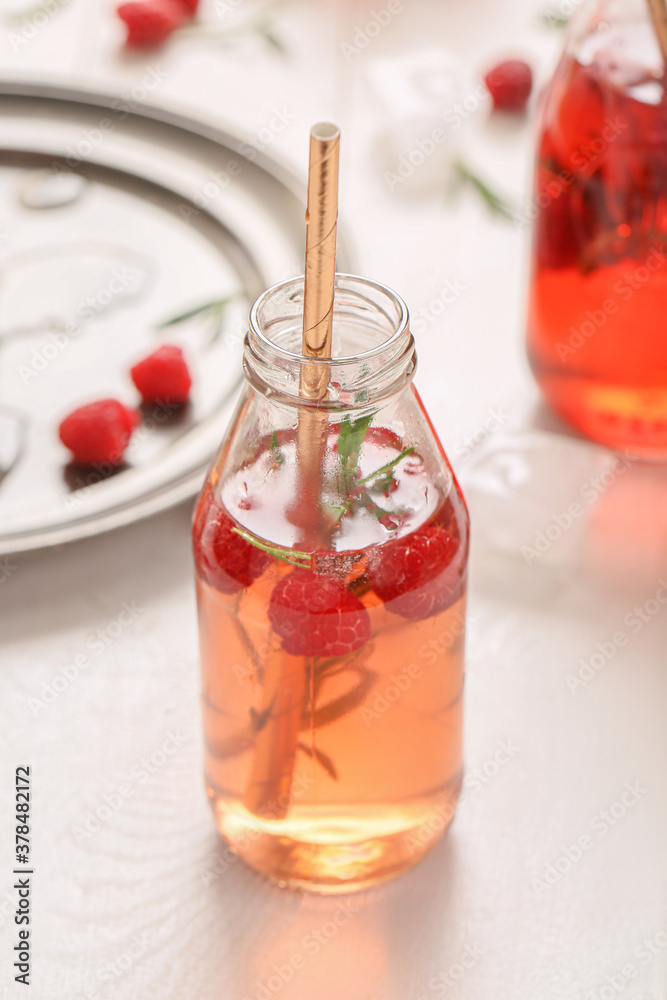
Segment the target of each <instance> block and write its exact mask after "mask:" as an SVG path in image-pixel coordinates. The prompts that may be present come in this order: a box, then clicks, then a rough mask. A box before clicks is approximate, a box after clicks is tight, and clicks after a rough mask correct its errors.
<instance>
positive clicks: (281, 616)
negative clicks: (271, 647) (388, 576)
mask: <svg viewBox="0 0 667 1000" xmlns="http://www.w3.org/2000/svg"><path fill="white" fill-rule="evenodd" d="M269 620H270V622H271V624H272V625H273V627H274V629H275V630H276V632H277V633H278V635H279V636H280V638H281V639H282V644H283V649H284V650H285V652H287V653H291V654H293V655H294V656H346V655H347V654H348V653H354V652H355V650H357V649H361V647H362V646H363V645H364V643H366V642H368V640H369V638H370V635H371V622H370V618H369V616H368V612H367V611H366V608H365V607H364V606H363V604H362V603H361V601H360V600H359V598H358V597H355V595H354V594H353V593H352V592H351V591H350V590H348V588H347V587H346V585H345V584H344V583H343V581H342V580H338V579H337V578H336V577H335V576H325V575H324V574H322V573H316V572H315V571H314V570H310V569H295V570H293V571H292V572H291V573H288V575H287V576H285V577H283V579H282V580H281V581H280V583H278V584H277V586H276V587H275V589H274V591H273V593H272V595H271V601H270V603H269Z"/></svg>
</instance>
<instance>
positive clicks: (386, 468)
mask: <svg viewBox="0 0 667 1000" xmlns="http://www.w3.org/2000/svg"><path fill="white" fill-rule="evenodd" d="M414 450H415V446H414V445H413V444H412V445H410V447H409V448H404V449H403V451H402V452H401V453H400V455H397V456H396V458H392V460H391V462H387V463H386V464H385V465H381V466H380V468H379V469H376V470H375V472H370V473H369V474H368V475H367V476H364V478H363V479H360V480H359V482H358V483H357V485H358V486H365V485H366V484H367V483H372V482H373V480H374V479H377V478H378V476H386V475H387V473H390V472H393V471H394V469H395V468H396V466H397V465H398V463H399V462H402V461H403V459H404V458H405V457H406V456H407V455H411V454H412V452H413V451H414ZM388 479H389V483H388V484H387V485H391V476H388Z"/></svg>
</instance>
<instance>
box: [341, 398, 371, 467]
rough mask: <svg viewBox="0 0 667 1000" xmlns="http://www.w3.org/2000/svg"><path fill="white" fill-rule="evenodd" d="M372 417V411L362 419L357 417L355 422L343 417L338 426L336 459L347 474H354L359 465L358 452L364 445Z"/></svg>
mask: <svg viewBox="0 0 667 1000" xmlns="http://www.w3.org/2000/svg"><path fill="white" fill-rule="evenodd" d="M374 416H375V411H374V410H373V411H372V412H371V413H367V414H366V416H364V417H358V418H357V419H356V420H352V418H351V417H349V416H348V417H345V419H344V420H343V422H342V424H341V426H340V433H339V435H338V457H339V458H340V460H341V462H342V464H343V468H344V469H345V471H346V472H347V473H353V472H355V471H356V469H357V467H358V465H359V452H360V451H361V446H362V444H363V443H364V438H365V437H366V431H367V430H368V428H369V427H370V425H371V421H372V420H373V417H374Z"/></svg>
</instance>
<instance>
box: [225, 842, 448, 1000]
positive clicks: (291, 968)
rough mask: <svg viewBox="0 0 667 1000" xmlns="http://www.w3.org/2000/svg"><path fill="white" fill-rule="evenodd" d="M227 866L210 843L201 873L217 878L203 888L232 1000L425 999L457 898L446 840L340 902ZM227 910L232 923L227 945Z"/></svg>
mask: <svg viewBox="0 0 667 1000" xmlns="http://www.w3.org/2000/svg"><path fill="white" fill-rule="evenodd" d="M225 858H226V859H227V860H226V861H225ZM229 859H230V854H229V853H227V854H225V850H224V845H220V846H219V847H218V848H217V849H216V850H215V854H214V856H213V857H212V858H211V871H212V872H214V871H216V870H217V871H219V872H220V874H219V876H218V877H217V878H214V881H213V882H212V883H211V884H210V886H209V889H210V891H211V892H212V894H213V897H214V900H213V905H212V911H213V912H217V913H218V914H219V919H220V923H221V927H220V940H227V941H228V945H229V954H228V955H227V956H226V959H225V966H226V968H227V969H228V970H229V975H230V978H231V981H232V982H233V983H234V984H238V987H239V988H240V992H239V995H238V1000H274V998H275V997H280V1000H304V998H308V1000H339V998H340V997H341V996H343V997H348V996H349V997H364V998H368V1000H371V998H377V1000H405V997H406V996H411V997H412V996H414V997H421V996H422V995H425V996H426V995H429V990H428V983H429V980H430V979H431V978H432V977H433V975H434V974H435V973H437V972H438V970H439V969H440V967H441V965H442V961H441V956H442V953H443V936H444V938H445V948H446V938H447V924H448V913H449V912H452V911H453V909H454V907H453V906H452V901H453V897H454V896H455V895H457V894H458V893H459V886H458V884H457V845H456V838H455V837H453V836H451V835H446V836H445V837H444V838H443V840H441V841H440V843H439V844H438V845H437V846H436V848H435V849H434V850H433V851H432V852H431V853H430V854H429V855H428V857H427V858H426V859H424V860H423V861H422V862H421V863H420V864H419V865H418V866H416V867H415V868H414V869H412V870H411V871H409V872H407V873H405V874H404V875H402V876H400V877H398V878H396V879H394V880H392V881H391V882H387V883H386V884H384V885H381V886H379V887H377V888H375V889H369V890H366V891H362V892H358V893H349V894H345V895H334V896H327V895H319V894H314V893H307V892H301V891H292V890H289V889H284V888H281V887H279V886H274V885H272V884H270V883H269V882H267V881H266V880H265V879H264V878H262V877H261V876H259V875H257V874H255V873H254V872H251V871H250V870H249V869H248V868H247V867H246V866H245V865H244V864H243V863H242V862H241V861H239V860H238V859H236V860H233V861H232V862H231V863H230V861H229ZM223 869H224V870H223ZM239 900H243V903H242V904H241V906H239ZM230 908H234V909H235V910H236V913H237V917H238V924H237V933H235V934H234V935H233V937H231V938H230V934H229V930H228V914H229V911H230ZM454 957H455V956H454V955H453V956H452V960H453V959H454ZM235 995H236V994H235ZM223 996H227V993H225V992H224V990H222V988H221V992H220V998H221V1000H222V998H223Z"/></svg>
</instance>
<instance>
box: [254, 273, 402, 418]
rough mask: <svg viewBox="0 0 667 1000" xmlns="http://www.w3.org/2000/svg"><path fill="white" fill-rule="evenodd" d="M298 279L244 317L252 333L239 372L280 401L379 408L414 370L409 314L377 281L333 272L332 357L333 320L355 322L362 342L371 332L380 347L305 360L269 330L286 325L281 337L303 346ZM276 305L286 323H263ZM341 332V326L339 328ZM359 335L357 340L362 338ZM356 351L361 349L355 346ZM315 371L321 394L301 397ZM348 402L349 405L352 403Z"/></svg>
mask: <svg viewBox="0 0 667 1000" xmlns="http://www.w3.org/2000/svg"><path fill="white" fill-rule="evenodd" d="M303 281H304V279H303V275H300V276H298V277H295V278H288V279H285V280H283V281H280V282H277V283H276V284H275V285H272V286H271V287H270V288H267V289H266V291H264V292H262V294H261V295H260V296H259V297H258V298H257V300H256V301H255V302H254V304H253V306H252V308H251V309H250V315H249V328H248V333H247V334H246V337H245V341H244V369H245V374H246V378H247V379H248V381H249V382H250V384H251V385H254V386H255V388H257V389H259V390H260V391H262V392H264V393H266V394H269V393H270V394H273V395H274V396H275V395H278V396H283V397H285V398H286V399H287V400H288V401H289V402H290V403H291V404H299V403H301V404H303V405H306V406H308V405H311V406H312V405H315V406H319V407H324V408H327V409H339V408H342V407H346V408H347V407H355V408H357V407H362V406H364V405H367V404H368V403H369V402H376V401H377V400H378V399H382V398H385V397H386V396H388V395H392V394H394V393H395V392H397V391H399V390H400V389H401V388H403V386H404V385H406V384H407V383H409V382H410V381H411V379H412V377H413V375H414V371H415V368H416V356H415V346H414V339H413V337H412V334H411V332H410V314H409V311H408V307H407V305H406V303H405V301H404V299H402V298H401V296H400V295H398V294H397V293H396V292H394V291H393V289H391V288H389V287H388V286H387V285H385V284H383V283H382V282H379V281H375V280H373V279H371V278H365V277H360V276H359V275H354V274H344V273H336V277H335V292H336V294H335V298H334V350H335V346H336V339H337V338H336V317H337V315H338V320H339V324H340V323H341V322H342V323H344V322H345V319H346V318H347V319H349V318H350V317H352V312H353V310H354V308H355V307H356V308H357V309H358V311H359V315H358V316H357V317H356V318H357V319H358V320H359V323H360V329H361V326H363V327H364V331H365V332H366V334H367V336H371V332H372V331H374V336H375V339H377V337H378V336H379V337H381V338H382V339H381V341H380V342H379V343H375V344H373V345H372V346H370V347H368V348H366V349H363V350H359V351H355V353H353V354H352V353H347V354H346V353H343V354H336V355H334V357H332V358H315V359H314V358H311V357H306V356H304V355H302V354H300V353H298V352H297V351H296V350H291V349H290V347H289V346H286V345H285V344H283V343H280V342H276V340H275V339H272V337H271V336H270V335H269V333H268V330H267V328H268V327H269V326H271V325H272V323H276V325H277V326H280V323H281V322H282V324H283V327H284V328H283V329H282V331H281V330H279V331H278V334H277V336H280V333H281V332H282V333H283V334H285V335H288V334H289V335H290V336H291V337H292V340H295V339H296V340H298V342H299V344H300V339H299V334H300V329H301V327H300V322H301V321H300V316H301V315H302V312H303ZM273 303H275V304H276V306H277V308H278V309H279V306H280V305H281V306H282V307H283V309H284V310H285V312H287V311H288V308H287V307H289V309H293V310H294V311H293V313H291V314H290V315H289V316H287V315H285V316H284V317H282V318H281V317H280V315H277V316H274V317H273V318H272V319H267V315H266V314H267V312H268V311H269V307H270V305H271V304H273ZM339 331H340V326H339ZM360 335H361V334H359V336H360ZM360 346H361V345H360ZM314 366H319V368H320V369H322V368H326V369H328V370H329V375H330V379H329V382H328V387H327V391H326V394H325V395H324V396H323V397H321V398H318V399H309V398H307V397H306V396H304V395H303V394H302V393H301V388H300V387H301V378H302V376H303V374H304V373H305V372H306V371H308V370H310V371H311V372H312V369H313V367H314ZM350 396H351V398H350Z"/></svg>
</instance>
